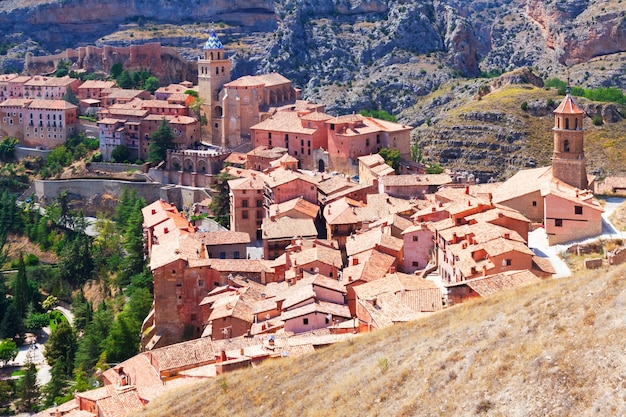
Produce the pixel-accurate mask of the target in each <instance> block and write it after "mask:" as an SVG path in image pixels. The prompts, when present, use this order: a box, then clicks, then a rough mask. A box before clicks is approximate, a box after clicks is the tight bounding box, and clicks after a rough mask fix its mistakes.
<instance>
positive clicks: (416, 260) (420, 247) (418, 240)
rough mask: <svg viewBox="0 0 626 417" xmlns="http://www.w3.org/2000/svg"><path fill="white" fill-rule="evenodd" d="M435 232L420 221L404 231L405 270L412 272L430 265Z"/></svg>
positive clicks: (408, 272)
mask: <svg viewBox="0 0 626 417" xmlns="http://www.w3.org/2000/svg"><path fill="white" fill-rule="evenodd" d="M433 236H434V235H433V232H432V231H431V230H430V229H429V228H428V225H427V224H426V223H419V224H416V225H413V226H411V227H409V228H408V229H406V230H405V231H404V232H403V233H402V237H403V238H404V272H406V273H407V274H412V273H414V272H415V271H420V270H422V269H424V268H426V266H427V265H428V262H429V261H430V252H431V250H432V247H433V244H432V241H433Z"/></svg>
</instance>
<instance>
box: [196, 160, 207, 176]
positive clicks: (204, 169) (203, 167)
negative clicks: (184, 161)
mask: <svg viewBox="0 0 626 417" xmlns="http://www.w3.org/2000/svg"><path fill="white" fill-rule="evenodd" d="M198 172H199V173H201V174H207V173H208V169H207V163H206V161H205V160H204V159H200V160H199V161H198Z"/></svg>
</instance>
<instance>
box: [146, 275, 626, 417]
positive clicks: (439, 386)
mask: <svg viewBox="0 0 626 417" xmlns="http://www.w3.org/2000/svg"><path fill="white" fill-rule="evenodd" d="M625 273H626V267H622V268H619V269H613V270H611V271H610V272H608V273H604V274H601V275H599V273H598V272H595V271H594V272H589V273H587V274H578V275H577V276H575V277H573V278H568V279H562V280H550V281H546V282H543V283H541V284H539V285H537V286H534V287H529V288H525V289H521V290H518V291H513V292H509V293H505V294H501V295H499V296H497V297H493V298H488V299H483V300H478V301H474V302H471V303H468V304H463V305H459V306H455V307H453V308H450V309H448V310H446V311H443V312H441V313H438V314H435V315H432V316H430V317H428V318H425V319H422V320H419V321H416V322H412V323H408V324H404V325H396V326H394V327H392V328H389V329H385V330H381V331H378V332H375V333H372V334H369V335H364V336H362V337H359V338H357V339H356V340H354V341H352V342H346V343H342V344H339V345H335V346H332V347H329V348H326V349H323V350H320V351H318V352H316V353H315V354H312V355H309V356H306V357H302V358H289V359H281V360H277V361H269V362H266V363H264V364H262V365H261V366H259V367H258V368H256V369H249V370H242V371H238V372H233V373H232V374H228V375H227V376H226V377H225V379H223V380H222V379H216V380H213V381H208V382H204V383H201V384H199V385H198V386H197V387H195V388H194V389H191V390H189V389H188V390H179V391H174V392H171V393H169V394H168V395H167V396H165V397H162V398H160V399H159V400H157V401H154V402H153V403H151V404H149V405H148V406H147V407H146V409H145V410H144V411H143V412H141V413H139V414H138V415H139V416H144V417H153V416H163V415H169V416H178V415H180V416H182V415H185V416H192V415H193V416H195V415H220V416H222V415H229V416H346V415H360V416H364V415H367V416H414V415H419V416H450V415H455V416H473V415H489V416H547V415H549V416H572V415H576V416H595V415H623V414H624V413H626V406H625V404H626V402H625V400H626V383H624V382H623V380H624V377H625V374H624V373H625V372H626V371H625V370H626V356H625V355H624V354H623V340H626V317H625V316H624V308H626V277H625ZM224 381H226V383H227V387H228V388H227V389H224Z"/></svg>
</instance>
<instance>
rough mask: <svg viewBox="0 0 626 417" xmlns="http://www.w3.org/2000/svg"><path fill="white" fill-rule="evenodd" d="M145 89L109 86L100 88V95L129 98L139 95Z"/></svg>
mask: <svg viewBox="0 0 626 417" xmlns="http://www.w3.org/2000/svg"><path fill="white" fill-rule="evenodd" d="M144 92H145V90H131V89H126V88H117V87H111V88H107V89H104V90H102V95H103V96H106V97H107V98H108V99H112V98H121V99H131V98H135V97H137V96H139V95H140V94H142V93H144Z"/></svg>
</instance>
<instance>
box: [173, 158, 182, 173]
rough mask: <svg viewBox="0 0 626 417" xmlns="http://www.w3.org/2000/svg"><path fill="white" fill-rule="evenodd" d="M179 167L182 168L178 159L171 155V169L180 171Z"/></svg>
mask: <svg viewBox="0 0 626 417" xmlns="http://www.w3.org/2000/svg"><path fill="white" fill-rule="evenodd" d="M181 168H182V165H181V163H180V159H178V158H177V157H173V158H172V166H171V169H173V170H175V171H180V169H181Z"/></svg>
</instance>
